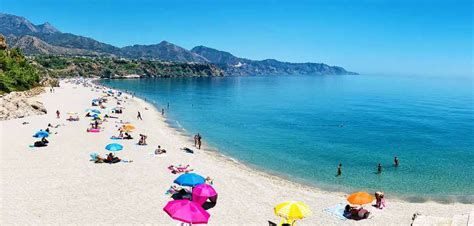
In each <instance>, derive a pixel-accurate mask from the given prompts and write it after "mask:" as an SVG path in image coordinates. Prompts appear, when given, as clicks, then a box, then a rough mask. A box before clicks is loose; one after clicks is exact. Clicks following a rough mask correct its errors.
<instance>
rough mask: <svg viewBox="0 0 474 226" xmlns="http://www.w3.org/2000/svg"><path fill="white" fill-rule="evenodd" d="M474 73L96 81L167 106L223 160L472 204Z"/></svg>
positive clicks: (172, 120)
mask: <svg viewBox="0 0 474 226" xmlns="http://www.w3.org/2000/svg"><path fill="white" fill-rule="evenodd" d="M473 79H474V78H472V77H462V78H460V77H450V76H440V77H424V76H400V75H398V76H395V75H331V76H316V75H315V76H310V75H291V76H243V77H212V78H209V77H191V78H156V79H124V80H102V81H101V83H102V84H103V85H106V86H108V87H112V88H116V89H120V90H123V91H128V92H133V93H134V94H135V95H136V96H138V97H141V98H144V99H146V100H147V101H148V102H151V103H153V104H155V106H156V107H157V108H158V109H160V110H161V109H162V108H164V109H165V115H166V117H167V122H168V123H169V125H170V126H172V127H174V128H176V129H177V130H181V131H183V132H184V133H185V134H187V135H189V136H190V137H192V136H193V135H194V134H196V133H200V134H201V136H202V137H203V141H205V143H206V145H207V146H208V147H211V148H212V149H216V150H217V151H218V152H219V153H221V154H223V155H225V156H227V157H228V158H229V159H234V160H235V161H238V162H241V163H243V164H247V165H248V166H250V167H253V168H255V169H257V170H262V171H265V172H267V173H270V174H274V175H277V176H280V177H283V178H285V179H288V180H290V181H293V182H295V183H303V184H306V185H310V186H315V187H318V188H321V189H325V190H330V191H342V192H352V191H368V192H375V191H384V192H385V194H386V196H387V195H389V196H392V197H398V198H402V199H406V200H409V201H412V202H424V201H426V200H434V201H439V202H463V203H472V202H474V198H473V197H474V88H473ZM168 104H169V108H168ZM151 136H152V135H151ZM395 156H396V157H398V159H399V163H400V164H399V166H398V167H395V166H394V164H393V160H394V157H395ZM379 163H380V164H381V166H382V172H381V173H378V172H377V165H378V164H379ZM338 164H342V175H340V176H337V174H336V173H337V166H338Z"/></svg>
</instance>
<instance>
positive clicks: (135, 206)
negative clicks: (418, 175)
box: [0, 82, 474, 225]
mask: <svg viewBox="0 0 474 226" xmlns="http://www.w3.org/2000/svg"><path fill="white" fill-rule="evenodd" d="M102 95H103V93H102V90H95V89H94V90H93V89H92V88H91V87H83V86H80V85H74V84H71V83H65V82H62V83H61V87H59V88H56V91H55V93H49V92H45V93H43V94H41V95H40V96H38V97H37V98H38V99H39V100H40V101H41V102H43V103H44V106H45V107H46V109H47V110H48V114H46V115H40V116H31V117H27V118H21V119H12V120H8V121H0V128H1V131H0V137H1V158H0V167H1V180H0V181H1V186H0V189H1V200H0V203H1V210H0V212H1V213H0V214H1V215H0V224H2V225H5V224H71V223H72V224H99V223H100V224H160V225H176V223H177V221H174V220H172V219H171V218H170V217H169V216H168V215H167V214H166V213H165V212H164V211H163V210H162V208H163V207H164V206H165V204H166V203H167V202H168V201H170V200H171V198H170V196H169V195H166V194H165V192H166V191H167V190H168V188H169V187H170V186H171V185H172V184H173V183H172V182H173V180H174V179H175V178H176V177H177V175H175V174H172V173H171V172H170V171H169V170H168V169H167V167H168V166H169V165H172V164H174V165H176V164H183V165H186V164H189V165H190V168H192V169H194V171H195V172H196V173H199V174H201V175H203V176H205V177H206V176H209V177H211V178H213V179H214V187H215V189H216V190H217V192H218V193H219V198H218V201H217V205H216V206H215V207H214V208H212V209H210V210H209V213H210V214H211V218H210V220H209V224H210V225H268V223H267V221H268V220H270V221H273V222H277V223H278V222H279V221H280V218H279V217H277V216H275V215H274V213H273V207H274V206H275V205H276V204H278V203H280V202H284V201H288V200H294V201H302V202H304V203H307V204H308V205H309V206H310V208H311V210H312V212H313V214H312V216H310V217H308V218H306V219H304V220H302V221H298V222H297V224H299V225H342V224H370V225H386V224H397V225H409V224H410V223H411V222H412V216H413V214H414V213H420V214H422V215H430V216H436V217H442V218H445V219H453V217H454V218H456V217H455V216H459V215H463V216H467V215H468V214H469V213H471V212H472V211H473V210H474V205H473V204H462V203H451V204H441V203H435V202H425V203H410V202H407V201H403V200H395V199H391V198H390V194H386V198H387V208H385V209H384V210H376V209H373V208H372V207H369V210H370V211H371V212H372V213H373V217H372V218H370V219H367V220H361V221H353V220H346V221H343V220H340V219H338V218H336V217H334V216H331V215H329V214H327V213H326V212H324V211H323V210H324V209H325V208H328V207H331V206H334V205H336V204H339V203H346V195H347V194H343V193H337V192H329V191H323V190H319V189H317V188H313V187H307V186H304V185H300V184H298V183H293V182H290V181H286V180H283V179H279V178H277V177H273V176H269V175H267V174H265V173H262V172H258V171H255V170H253V169H250V168H248V167H246V166H244V165H242V164H239V163H237V162H234V161H231V160H229V159H227V158H225V157H223V156H220V155H219V154H217V153H215V152H212V151H207V150H205V149H204V150H196V149H195V148H194V147H193V142H192V138H191V137H186V136H183V134H182V133H180V132H178V131H176V130H175V129H173V128H170V127H169V126H168V125H167V124H166V123H165V118H164V117H163V116H161V114H160V113H159V112H158V111H157V110H156V109H155V108H154V107H153V106H152V105H151V104H149V103H146V102H144V101H143V100H141V99H138V98H132V97H131V96H129V95H126V96H127V99H125V102H124V103H123V104H122V106H123V107H124V111H123V114H118V115H114V116H118V117H119V119H108V121H107V122H104V124H103V125H104V127H105V129H104V130H103V131H101V132H100V133H87V132H86V129H87V128H88V126H89V123H90V120H89V119H88V118H85V117H84V114H85V112H84V110H85V109H87V108H91V106H90V105H91V100H92V99H94V98H96V97H98V96H102ZM109 100H110V101H109V103H107V104H106V106H107V107H115V106H116V105H115V101H112V100H113V99H112V98H109ZM56 110H59V111H60V112H61V118H59V119H58V118H56V114H55V112H56ZM71 111H72V112H78V113H79V117H80V121H77V122H70V121H67V120H66V117H67V114H66V113H67V112H71ZM137 111H140V112H141V115H142V118H143V120H138V119H137V118H136V115H137ZM120 120H122V121H127V122H130V123H132V124H133V125H135V126H136V130H135V131H134V132H133V133H132V135H133V137H134V139H133V140H120V141H115V140H111V139H110V137H111V136H113V135H117V134H118V133H117V129H118V127H119V126H120V125H121V124H120V123H119V121H120ZM23 122H28V124H25V125H23V124H22V123H23ZM48 123H51V124H53V125H56V124H60V125H62V126H60V127H58V128H53V129H52V133H53V134H52V135H51V136H50V137H49V138H48V139H49V141H50V144H49V146H47V147H42V148H32V147H29V145H31V144H33V142H34V141H35V140H36V139H35V138H33V137H32V135H33V134H34V133H35V132H36V131H38V130H39V129H45V128H46V126H47V125H48ZM138 134H146V135H148V139H147V143H148V145H147V146H138V145H137V141H138V137H139V136H138ZM113 142H117V143H120V144H122V145H123V146H124V149H123V151H120V152H117V156H119V157H120V158H123V159H128V160H133V162H132V163H117V164H95V163H93V162H91V161H89V159H90V158H89V154H90V153H91V152H98V153H100V154H101V155H104V154H106V153H108V152H107V151H106V150H105V149H104V147H105V146H106V145H107V144H109V143H113ZM157 145H161V147H162V148H164V149H166V150H167V151H168V153H167V154H166V155H161V156H155V155H153V154H151V153H152V152H153V151H154V150H155V148H156V147H157ZM182 147H190V148H192V149H195V150H196V151H195V153H194V154H189V153H186V152H184V151H182V150H180V148H182ZM204 148H205V147H204ZM223 148H225V147H223ZM368 192H371V193H373V192H375V191H368ZM471 221H472V220H471ZM448 223H449V224H451V223H453V222H451V221H449V222H448Z"/></svg>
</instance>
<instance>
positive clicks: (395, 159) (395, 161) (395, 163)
mask: <svg viewBox="0 0 474 226" xmlns="http://www.w3.org/2000/svg"><path fill="white" fill-rule="evenodd" d="M393 165H394V166H395V167H398V166H399V165H400V161H399V160H398V158H397V156H395V158H394V159H393Z"/></svg>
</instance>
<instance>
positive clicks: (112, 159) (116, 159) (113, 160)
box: [104, 152, 133, 164]
mask: <svg viewBox="0 0 474 226" xmlns="http://www.w3.org/2000/svg"><path fill="white" fill-rule="evenodd" d="M104 162H105V163H109V164H112V163H117V162H133V161H132V160H130V161H128V160H123V159H120V158H119V157H116V156H115V155H114V154H113V153H112V152H111V153H109V154H108V155H107V158H106V159H105V160H104Z"/></svg>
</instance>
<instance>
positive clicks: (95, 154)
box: [89, 152, 99, 161]
mask: <svg viewBox="0 0 474 226" xmlns="http://www.w3.org/2000/svg"><path fill="white" fill-rule="evenodd" d="M89 156H90V157H91V159H90V161H95V160H97V156H99V154H98V153H97V152H92V153H91V154H90V155H89Z"/></svg>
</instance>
